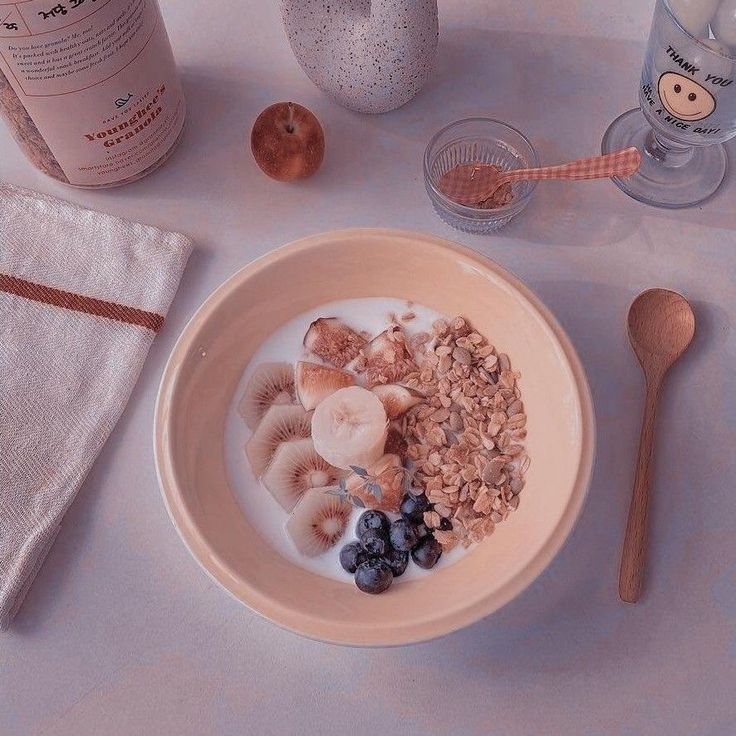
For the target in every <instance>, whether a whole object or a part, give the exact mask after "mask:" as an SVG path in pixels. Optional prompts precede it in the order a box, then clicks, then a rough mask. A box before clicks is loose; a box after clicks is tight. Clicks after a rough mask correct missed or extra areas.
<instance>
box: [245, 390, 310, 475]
mask: <svg viewBox="0 0 736 736" xmlns="http://www.w3.org/2000/svg"><path fill="white" fill-rule="evenodd" d="M311 419H312V417H311V415H310V414H308V413H307V412H306V411H304V409H303V408H302V407H301V406H298V405H297V404H274V405H273V406H272V407H271V408H270V409H269V410H268V411H267V412H266V413H265V414H264V415H263V419H262V420H261V423H260V424H259V425H258V426H257V427H256V431H255V432H253V436H252V437H251V438H250V439H249V440H248V444H247V445H246V446H245V452H246V454H247V455H248V459H249V460H250V464H251V467H252V468H253V472H254V473H255V474H256V475H258V476H260V475H263V473H264V472H265V471H266V468H267V467H268V466H269V464H270V462H271V458H272V457H273V454H274V453H275V452H276V448H277V447H278V446H279V445H280V444H281V443H282V442H288V441H289V440H295V439H303V438H304V437H309V435H310V433H311V431H312V427H311Z"/></svg>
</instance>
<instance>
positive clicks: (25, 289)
mask: <svg viewBox="0 0 736 736" xmlns="http://www.w3.org/2000/svg"><path fill="white" fill-rule="evenodd" d="M0 291H6V292H8V293H9V294H15V295H16V296H22V297H25V298H26V299H32V300H33V301H36V302H43V303H44V304H51V305H53V306H55V307H63V308H64V309H71V310H73V311H75V312H84V313H85V314H93V315H95V316H97V317H106V318H107V319H114V320H117V321H118V322H127V323H128V324H131V325H138V326H140V327H145V328H147V329H149V330H153V332H158V331H159V330H160V329H161V327H162V326H163V323H164V318H163V317H162V316H161V315H160V314H156V313H155V312H146V311H145V310H143V309H136V308H135V307H128V306H126V305H124V304H116V303H115V302H108V301H105V300H104V299H95V298H94V297H91V296H83V295H82V294H75V293H74V292H72V291H63V290H62V289H54V288H53V287H51V286H44V285H43V284H36V283H34V282H33V281H26V280H25V279H19V278H17V277H16V276H10V275H9V274H5V273H0Z"/></svg>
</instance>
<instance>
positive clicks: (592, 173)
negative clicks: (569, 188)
mask: <svg viewBox="0 0 736 736" xmlns="http://www.w3.org/2000/svg"><path fill="white" fill-rule="evenodd" d="M640 165H641V154H640V153H639V151H638V149H636V148H625V149H624V150H622V151H616V153H607V154H606V155H605V156H592V157H591V158H581V159H579V160H577V161H571V162H570V163H568V164H560V165H559V166H543V167H541V168H538V169H516V170H513V171H508V172H504V173H503V174H501V175H500V177H499V178H498V181H499V182H507V181H517V180H524V181H529V180H531V179H577V180H580V179H604V178H607V177H610V176H631V175H632V174H635V173H636V172H637V171H638V170H639V166H640Z"/></svg>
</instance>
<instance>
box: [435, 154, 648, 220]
mask: <svg viewBox="0 0 736 736" xmlns="http://www.w3.org/2000/svg"><path fill="white" fill-rule="evenodd" d="M640 164H641V154H640V153H639V151H638V150H637V149H636V148H626V149H624V150H623V151H617V152H616V153H608V154H606V155H605V156H593V157H592V158H581V159H579V160H578V161H571V162H570V163H568V164H560V165H559V166H542V167H541V168H537V169H513V170H511V171H499V169H498V168H497V167H496V166H494V165H493V164H486V163H478V164H458V165H457V166H455V167H453V168H452V169H450V170H449V171H448V172H446V173H445V174H443V175H442V177H441V178H440V181H439V190H440V191H441V192H442V193H443V194H444V195H445V196H446V197H449V198H450V199H452V200H454V201H455V202H458V203H459V204H465V205H470V206H472V205H477V204H480V203H482V202H484V201H485V200H487V199H489V198H490V197H491V196H492V195H493V193H494V192H495V191H496V190H497V189H498V188H499V187H500V186H501V185H502V184H506V183H510V182H514V181H530V180H532V179H574V180H581V179H605V178H607V177H610V176H618V177H626V176H632V175H633V174H635V173H636V172H637V171H639V166H640Z"/></svg>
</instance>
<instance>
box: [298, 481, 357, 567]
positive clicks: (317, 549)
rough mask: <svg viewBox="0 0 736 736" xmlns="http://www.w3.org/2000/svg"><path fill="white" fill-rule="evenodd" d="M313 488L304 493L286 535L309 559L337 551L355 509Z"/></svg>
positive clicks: (322, 489)
mask: <svg viewBox="0 0 736 736" xmlns="http://www.w3.org/2000/svg"><path fill="white" fill-rule="evenodd" d="M328 490H330V489H329V488H313V489H311V490H308V491H306V492H305V493H304V495H303V496H302V497H301V499H300V500H299V503H298V504H297V505H296V506H295V507H294V510H293V511H292V513H291V516H290V517H289V520H288V521H287V522H286V531H287V532H288V534H289V536H290V537H291V540H292V541H293V542H294V544H295V545H296V548H297V549H298V550H299V551H300V552H301V553H302V554H303V555H305V556H306V557H316V556H317V555H321V554H322V553H323V552H326V551H327V550H328V549H330V548H331V547H334V546H335V545H336V544H337V543H338V542H339V541H340V538H341V537H342V535H343V534H344V533H345V529H347V526H348V522H349V521H350V514H351V512H352V506H351V505H350V504H349V503H347V502H346V501H344V500H343V499H342V498H340V497H339V496H333V495H331V494H329V493H327V492H326V491H328Z"/></svg>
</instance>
